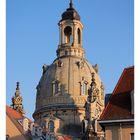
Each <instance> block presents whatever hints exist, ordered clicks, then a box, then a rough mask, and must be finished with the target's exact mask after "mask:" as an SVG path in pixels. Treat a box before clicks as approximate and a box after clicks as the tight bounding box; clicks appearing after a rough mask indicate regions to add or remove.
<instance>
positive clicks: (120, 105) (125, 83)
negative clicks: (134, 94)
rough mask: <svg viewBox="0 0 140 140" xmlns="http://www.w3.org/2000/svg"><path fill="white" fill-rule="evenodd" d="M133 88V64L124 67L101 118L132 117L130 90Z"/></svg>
mask: <svg viewBox="0 0 140 140" xmlns="http://www.w3.org/2000/svg"><path fill="white" fill-rule="evenodd" d="M133 90H134V66H132V67H128V68H125V69H124V71H123V72H122V75H121V77H120V79H119V81H118V83H117V85H116V87H115V89H114V91H113V93H112V95H111V97H110V100H109V102H108V104H107V106H106V108H105V109H104V111H103V113H102V115H101V120H115V119H132V118H134V115H133V114H131V95H130V93H131V91H133Z"/></svg>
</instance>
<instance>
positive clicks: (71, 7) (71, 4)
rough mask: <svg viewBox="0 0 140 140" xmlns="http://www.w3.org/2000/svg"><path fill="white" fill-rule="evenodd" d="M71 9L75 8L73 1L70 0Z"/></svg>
mask: <svg viewBox="0 0 140 140" xmlns="http://www.w3.org/2000/svg"><path fill="white" fill-rule="evenodd" d="M70 8H73V3H72V0H70Z"/></svg>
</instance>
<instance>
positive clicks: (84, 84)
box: [81, 81, 88, 95]
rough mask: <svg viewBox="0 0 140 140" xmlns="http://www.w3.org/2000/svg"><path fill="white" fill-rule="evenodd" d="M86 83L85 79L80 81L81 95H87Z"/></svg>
mask: <svg viewBox="0 0 140 140" xmlns="http://www.w3.org/2000/svg"><path fill="white" fill-rule="evenodd" d="M87 84H88V83H87V82H86V81H82V82H81V95H87V92H88V85H87Z"/></svg>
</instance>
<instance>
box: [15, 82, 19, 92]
mask: <svg viewBox="0 0 140 140" xmlns="http://www.w3.org/2000/svg"><path fill="white" fill-rule="evenodd" d="M16 90H19V82H17V88H16Z"/></svg>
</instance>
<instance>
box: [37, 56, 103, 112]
mask: <svg viewBox="0 0 140 140" xmlns="http://www.w3.org/2000/svg"><path fill="white" fill-rule="evenodd" d="M43 69H44V72H43V75H42V77H41V80H40V82H39V84H38V86H37V90H38V93H37V102H36V111H39V110H40V111H41V110H42V109H43V110H44V109H45V108H46V109H47V108H48V107H51V106H53V107H54V106H58V105H59V106H61V107H63V106H66V105H75V104H76V106H77V107H83V106H84V104H83V103H84V102H85V100H86V99H87V92H86V93H82V92H83V91H82V83H83V82H84V83H86V84H87V87H86V88H87V89H86V90H88V88H89V87H90V83H91V78H92V76H91V73H94V74H95V80H96V84H97V88H98V89H99V90H101V89H100V87H101V80H100V78H99V75H98V73H97V72H96V70H95V68H94V67H93V66H92V65H91V64H90V63H89V62H88V61H87V60H86V59H85V58H82V59H81V58H78V57H74V56H69V57H68V56H67V57H62V58H57V59H56V60H54V62H53V63H52V64H51V65H50V66H44V67H43ZM55 82H58V83H59V84H60V85H59V87H57V88H59V89H58V91H57V93H54V91H53V84H54V83H55ZM68 97H69V98H68ZM80 98H82V100H83V99H84V100H83V101H80ZM78 100H79V101H78ZM54 103H55V104H54Z"/></svg>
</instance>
